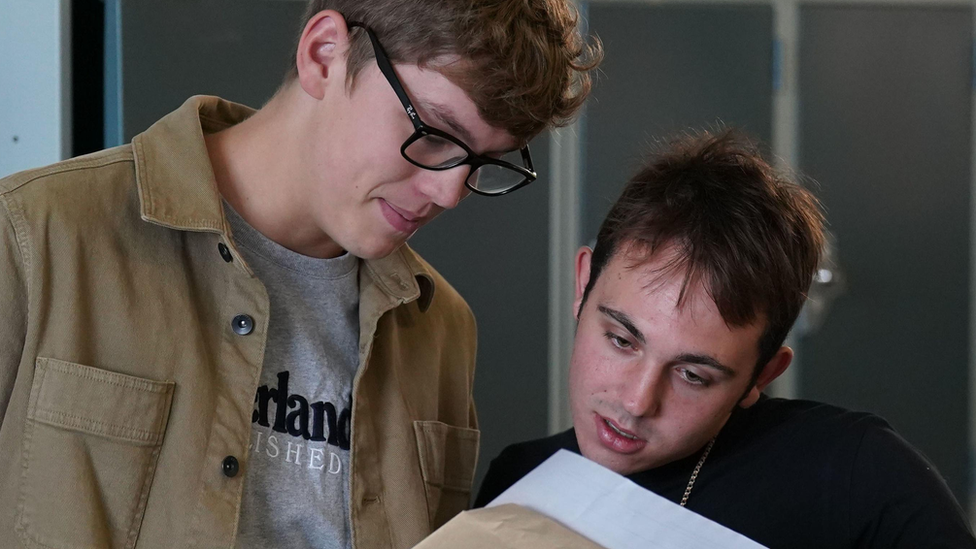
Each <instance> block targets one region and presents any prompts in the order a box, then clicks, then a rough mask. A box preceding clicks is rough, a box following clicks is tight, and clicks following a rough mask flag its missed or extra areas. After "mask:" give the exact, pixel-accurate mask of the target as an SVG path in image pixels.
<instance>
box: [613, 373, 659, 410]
mask: <svg viewBox="0 0 976 549" xmlns="http://www.w3.org/2000/svg"><path fill="white" fill-rule="evenodd" d="M662 371H663V369H662V368H657V367H651V368H648V367H644V368H639V369H637V370H636V371H634V372H633V373H632V374H631V375H629V376H625V378H624V383H623V385H622V387H621V404H622V406H623V408H624V410H625V411H626V412H627V413H628V414H630V415H631V416H633V417H652V416H655V415H657V414H658V413H659V412H660V410H661V403H662V401H663V400H664V394H665V392H666V391H667V384H666V382H665V379H664V376H663V374H662Z"/></svg>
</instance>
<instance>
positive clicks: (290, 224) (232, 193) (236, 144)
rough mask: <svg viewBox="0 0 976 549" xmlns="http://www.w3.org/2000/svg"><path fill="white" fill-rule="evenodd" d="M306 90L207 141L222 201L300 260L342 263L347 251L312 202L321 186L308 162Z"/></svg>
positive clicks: (289, 89)
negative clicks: (332, 259) (323, 259)
mask: <svg viewBox="0 0 976 549" xmlns="http://www.w3.org/2000/svg"><path fill="white" fill-rule="evenodd" d="M300 90H301V88H300V87H299V86H296V85H294V83H293V84H290V85H286V86H285V87H284V88H283V89H282V90H281V91H279V92H278V94H276V95H275V96H274V97H273V98H272V99H271V100H270V101H269V102H268V103H267V104H266V105H265V106H264V107H263V108H262V109H261V110H259V111H258V112H256V113H255V114H254V115H253V116H252V117H251V118H249V119H247V120H245V121H244V122H241V123H240V124H237V125H235V126H231V127H230V128H228V129H226V130H223V131H221V132H218V133H213V134H207V135H206V136H205V137H204V139H205V140H206V144H207V152H208V153H209V155H210V162H211V164H212V165H213V170H214V176H215V178H216V180H217V188H218V189H219V190H220V194H221V196H222V197H223V198H224V200H226V201H227V202H228V203H230V205H231V206H232V207H233V208H234V210H235V211H237V213H238V214H240V216H241V217H242V218H244V219H245V220H246V221H247V222H248V224H250V225H251V226H252V227H254V228H255V229H256V230H257V231H258V232H260V233H261V234H263V235H264V236H266V237H268V238H269V239H271V240H273V241H275V242H277V243H278V244H280V245H282V246H284V247H286V248H288V249H290V250H292V251H295V252H298V253H300V254H303V255H307V256H310V257H337V256H339V255H341V254H342V253H343V250H342V248H340V247H339V246H338V245H337V244H336V243H335V242H334V241H333V240H332V238H331V237H329V235H327V234H326V233H325V232H324V231H322V229H321V228H320V227H319V224H318V223H317V222H316V218H315V215H314V208H312V207H311V206H312V204H311V203H312V201H310V200H309V199H308V198H309V197H308V196H307V192H308V189H312V188H314V185H315V180H314V178H313V177H312V172H311V171H310V170H309V169H308V166H307V164H306V161H305V160H304V156H303V153H304V149H303V146H302V144H303V142H304V141H305V140H304V139H302V137H301V136H302V135H304V133H303V132H305V131H307V130H306V125H305V123H304V121H306V120H308V116H307V113H306V110H307V109H308V108H310V105H309V104H308V102H307V100H305V98H304V97H302V96H301V94H299V93H298V92H299V91H300ZM319 169H320V170H321V167H320V168H319ZM326 173H327V172H326Z"/></svg>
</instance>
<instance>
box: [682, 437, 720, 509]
mask: <svg viewBox="0 0 976 549" xmlns="http://www.w3.org/2000/svg"><path fill="white" fill-rule="evenodd" d="M712 446H715V439H714V438H713V439H712V440H710V441H709V442H708V446H706V447H705V452H704V453H703V454H702V457H701V459H699V460H698V465H695V470H694V471H692V472H691V478H690V479H688V486H685V495H684V496H683V497H682V498H681V504H680V505H681V506H682V507H684V506H686V505H687V504H688V498H690V497H691V489H692V488H694V487H695V481H696V480H698V473H699V472H701V468H702V465H705V458H707V457H708V453H709V452H711V451H712Z"/></svg>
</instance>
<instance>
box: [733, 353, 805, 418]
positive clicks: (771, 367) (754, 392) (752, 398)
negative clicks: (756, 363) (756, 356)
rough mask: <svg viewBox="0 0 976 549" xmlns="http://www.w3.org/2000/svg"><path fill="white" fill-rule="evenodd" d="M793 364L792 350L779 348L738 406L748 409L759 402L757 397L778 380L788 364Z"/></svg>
mask: <svg viewBox="0 0 976 549" xmlns="http://www.w3.org/2000/svg"><path fill="white" fill-rule="evenodd" d="M791 362H793V349H790V348H789V347H780V348H779V350H778V351H776V354H775V355H773V358H771V359H770V360H769V362H767V363H766V365H765V366H763V369H762V371H761V372H759V377H758V378H756V384H755V385H753V386H752V388H751V389H749V392H748V393H746V396H744V397H743V398H742V400H741V401H739V406H741V407H743V408H748V407H750V406H752V405H753V404H755V403H756V401H758V400H759V395H760V394H761V393H762V392H763V389H765V388H766V387H767V386H768V385H769V384H770V383H772V382H773V380H774V379H776V378H778V377H779V376H780V375H782V374H783V372H785V371H786V369H787V368H789V366H790V363H791Z"/></svg>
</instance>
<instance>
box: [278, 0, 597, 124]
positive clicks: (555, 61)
mask: <svg viewBox="0 0 976 549" xmlns="http://www.w3.org/2000/svg"><path fill="white" fill-rule="evenodd" d="M327 9H331V10H335V11H338V12H339V13H341V14H342V16H343V17H345V19H346V20H347V21H356V22H358V23H362V24H364V25H366V26H368V27H370V28H371V29H372V30H373V32H375V33H376V35H377V37H378V38H379V40H380V42H381V43H382V44H383V48H384V50H385V51H386V53H387V54H388V55H389V57H390V59H391V61H393V62H394V63H410V64H415V65H419V66H421V67H428V68H433V69H436V70H438V71H440V72H441V73H442V74H444V75H445V76H446V77H447V78H449V79H450V80H451V81H452V82H454V83H455V84H456V85H457V86H458V87H460V88H461V89H463V90H464V91H465V92H466V93H467V94H468V96H469V97H470V98H471V100H472V101H473V102H474V103H475V105H477V106H478V110H479V113H480V115H481V117H482V118H483V119H484V120H485V122H487V123H488V124H490V125H492V126H495V127H498V128H502V129H504V130H506V131H508V133H510V134H512V136H513V137H515V138H516V139H518V140H519V141H520V142H523V143H524V142H526V141H528V140H529V139H531V138H532V137H534V136H535V135H537V134H538V133H539V132H541V131H542V130H544V129H546V128H548V127H552V126H561V125H565V124H568V123H569V122H570V121H571V120H572V118H573V117H574V116H575V115H576V113H577V112H578V111H579V108H580V107H581V106H582V105H583V101H584V100H585V99H586V96H587V95H588V94H589V91H590V87H591V78H590V74H589V73H590V71H591V70H592V69H593V68H595V67H596V65H597V64H598V63H599V62H600V60H601V59H602V57H603V50H602V47H601V45H600V43H599V41H598V40H595V39H594V40H592V41H591V42H589V43H587V41H585V40H584V39H583V37H582V36H581V34H580V32H579V30H578V28H577V24H578V20H579V13H578V12H577V10H576V9H575V7H574V6H573V5H572V3H571V2H569V0H311V1H309V3H308V6H307V8H306V11H305V16H304V18H303V20H302V29H304V27H305V25H306V24H307V23H308V21H309V20H310V19H311V18H312V17H314V16H315V14H317V13H319V12H320V11H322V10H327ZM350 30H351V31H354V32H353V33H352V36H353V40H352V46H351V50H350V53H349V59H348V67H349V70H348V73H349V77H350V85H352V84H353V79H354V78H355V76H356V75H357V74H358V73H359V71H361V70H362V69H363V67H364V66H365V65H366V63H367V62H368V61H369V60H371V59H372V58H373V50H372V48H371V47H370V44H369V39H368V38H367V37H366V34H365V33H364V32H362V31H361V30H360V29H350ZM445 58H453V59H457V61H456V62H453V63H448V64H444V63H438V62H439V61H442V60H443V59H445ZM296 75H297V69H296V68H295V61H294V59H292V67H291V71H290V72H289V76H288V79H289V80H290V79H293V78H294V77H295V76H296Z"/></svg>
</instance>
